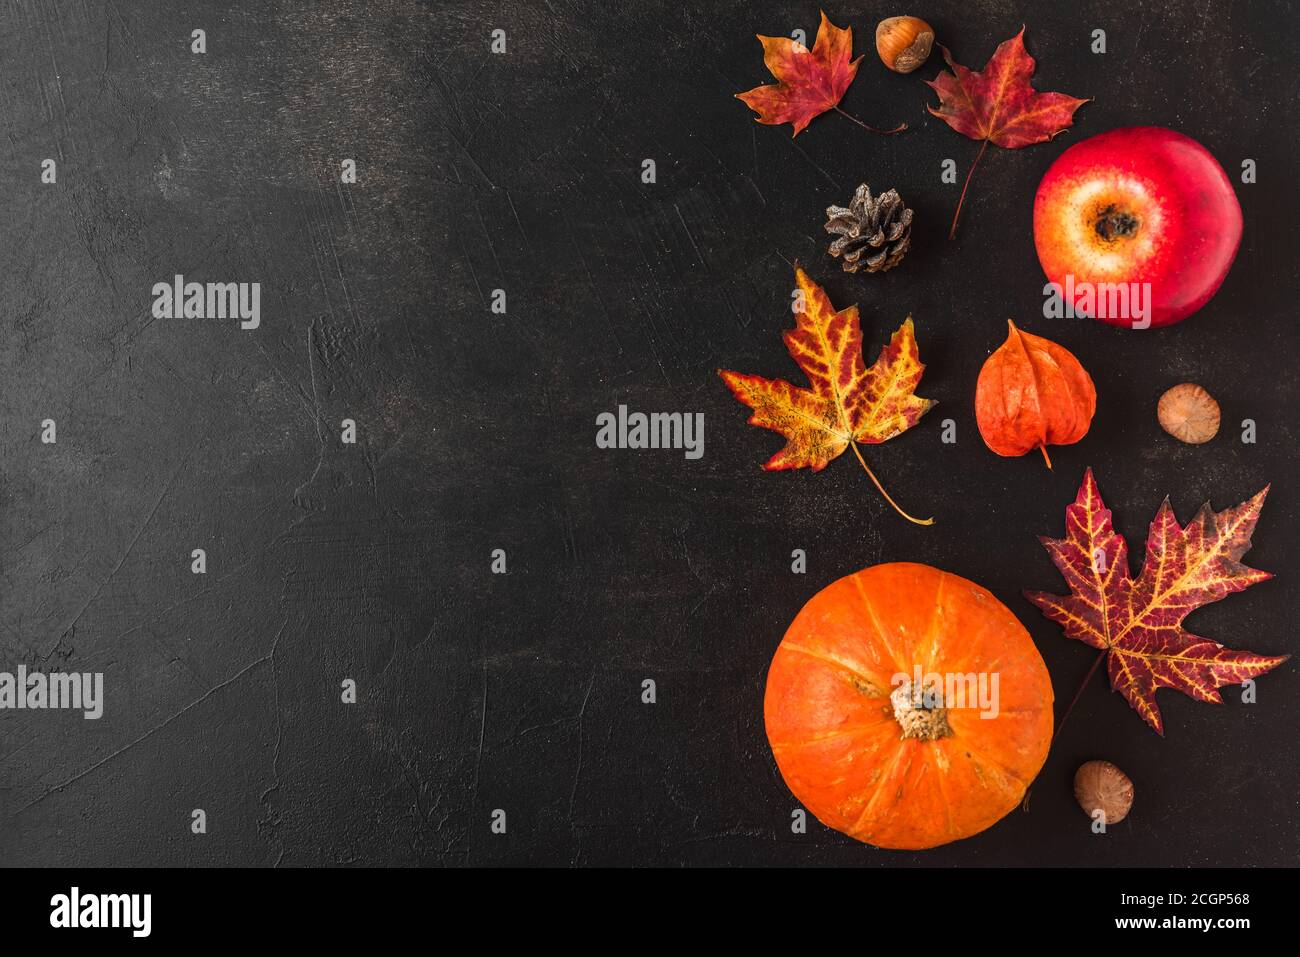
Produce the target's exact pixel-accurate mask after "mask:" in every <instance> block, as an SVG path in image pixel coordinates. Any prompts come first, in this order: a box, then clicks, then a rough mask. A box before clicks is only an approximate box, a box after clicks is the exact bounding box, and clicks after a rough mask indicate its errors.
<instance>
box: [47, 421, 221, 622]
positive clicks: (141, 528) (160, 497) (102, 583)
mask: <svg viewBox="0 0 1300 957" xmlns="http://www.w3.org/2000/svg"><path fill="white" fill-rule="evenodd" d="M197 447H198V443H197V442H196V443H195V444H194V445H191V446H190V447H189V448H188V449H186V450H185V454H184V455H183V456H181V460H180V462H179V463H177V465H176V468H175V469H173V470H172V474H171V477H170V478H169V479H168V480H167V481H166V482H165V483H164V484H163V487H162V491H161V492H159V493H158V497H157V498H156V499H154V503H153V507H152V508H150V509H149V514H148V515H146V516H145V519H144V521H143V522H141V523H140V526H139V528H137V529H136V530H135V534H134V535H133V536H131V541H130V543H129V544H128V545H127V546H126V551H124V552H123V553H122V556H121V558H119V559H118V560H117V564H116V565H114V566H113V570H112V571H110V572H109V573H108V574H107V575H106V576H105V577H104V578H102V579H101V580H100V582H99V584H98V585H97V586H95V590H94V591H93V592H92V593H91V595H90V597H89V598H87V599H86V601H85V603H84V604H82V606H81V608H80V609H78V611H77V613H76V615H74V616H73V618H72V621H70V622H69V623H68V625H67V627H65V628H64V629H63V633H62V635H61V636H60V638H59V640H60V642H61V641H62V640H63V638H66V637H67V636H68V634H69V633H70V632H71V631H72V629H74V628H75V627H76V626H77V622H79V621H80V620H81V616H82V615H84V614H85V613H86V609H87V608H89V607H90V606H91V605H92V604H94V602H95V600H96V599H97V598H99V595H100V592H102V591H103V590H104V586H105V585H107V584H108V583H109V582H110V581H112V580H113V576H115V575H116V574H117V573H118V572H119V571H121V569H122V566H123V565H124V564H125V563H126V560H127V558H129V557H130V555H131V552H132V551H133V550H134V549H135V545H136V542H138V541H140V536H141V535H143V534H144V530H145V529H146V528H148V527H149V523H150V522H152V521H153V517H154V516H155V515H156V514H158V506H160V505H161V504H162V503H163V499H165V498H166V497H167V493H168V492H170V491H171V490H172V486H173V485H175V484H176V479H177V477H178V476H179V475H180V474H181V470H182V469H184V468H185V464H186V463H187V462H188V461H189V460H190V454H191V453H192V452H193V451H194V450H195V448H197Z"/></svg>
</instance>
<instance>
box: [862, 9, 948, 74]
mask: <svg viewBox="0 0 1300 957" xmlns="http://www.w3.org/2000/svg"><path fill="white" fill-rule="evenodd" d="M933 45H934V30H933V29H932V28H931V27H930V24H928V23H926V22H925V21H924V20H922V19H921V18H920V17H889V18H888V19H887V20H881V21H880V23H879V24H877V26H876V52H877V53H879V54H880V59H881V60H882V61H883V62H884V64H885V66H887V67H889V68H890V69H891V70H893V71H894V72H895V73H911V72H912V71H913V70H915V69H916V68H917V67H918V66H920V65H921V64H922V63H924V62H925V61H926V58H927V57H928V56H929V55H930V48H931V47H932V46H933Z"/></svg>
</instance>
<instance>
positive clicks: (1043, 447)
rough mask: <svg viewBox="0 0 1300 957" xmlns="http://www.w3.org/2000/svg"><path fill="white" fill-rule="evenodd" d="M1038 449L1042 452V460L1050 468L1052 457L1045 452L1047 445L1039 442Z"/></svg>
mask: <svg viewBox="0 0 1300 957" xmlns="http://www.w3.org/2000/svg"><path fill="white" fill-rule="evenodd" d="M1038 450H1039V451H1040V452H1042V453H1043V461H1044V462H1046V463H1047V467H1048V468H1049V469H1050V468H1051V467H1052V457H1051V456H1050V455H1048V454H1047V446H1046V445H1044V444H1043V443H1041V442H1039V443H1038Z"/></svg>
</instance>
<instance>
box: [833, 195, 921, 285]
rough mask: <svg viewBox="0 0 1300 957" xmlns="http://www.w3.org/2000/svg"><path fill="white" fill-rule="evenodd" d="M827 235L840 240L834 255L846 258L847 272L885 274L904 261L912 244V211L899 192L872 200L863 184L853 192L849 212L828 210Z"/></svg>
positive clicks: (834, 209)
mask: <svg viewBox="0 0 1300 957" xmlns="http://www.w3.org/2000/svg"><path fill="white" fill-rule="evenodd" d="M826 216H827V221H826V232H828V233H836V234H838V235H839V237H840V238H839V239H836V240H835V241H834V242H832V243H831V246H830V250H829V252H830V254H831V255H832V256H843V257H844V262H843V266H844V271H845V272H858V271H859V270H862V269H865V270H866V271H867V272H884V271H885V270H886V269H893V268H894V267H895V266H897V265H898V264H899V263H900V262H901V261H902V259H903V254H904V253H906V252H907V250H908V249H909V248H910V247H911V244H912V211H911V210H910V209H908V208H907V207H906V206H904V205H903V198H902V197H901V196H899V195H898V190H894V189H891V190H889V191H888V192H885V193H881V194H880V195H879V196H877V197H875V198H872V195H871V190H870V189H869V188H868V187H867V184H866V183H863V184H862V185H861V186H859V187H858V188H857V190H856V191H855V192H854V193H853V199H852V201H851V202H850V203H849V205H848V208H847V209H846V208H845V207H843V206H829V207H827V209H826Z"/></svg>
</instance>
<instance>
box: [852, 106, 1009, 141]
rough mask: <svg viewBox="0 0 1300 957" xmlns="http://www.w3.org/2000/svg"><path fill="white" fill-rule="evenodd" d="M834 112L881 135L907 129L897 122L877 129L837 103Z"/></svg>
mask: <svg viewBox="0 0 1300 957" xmlns="http://www.w3.org/2000/svg"><path fill="white" fill-rule="evenodd" d="M835 112H836V113H838V114H840V116H844V117H847V118H848V119H850V120H852V121H853V122H854V123H857V124H858V126H860V127H862V128H863V129H864V130H868V131H869V132H872V133H879V134H880V135H881V136H893V135H894V134H895V133H901V132H903V130H905V129H907V124H906V123H899V124H898V125H897V126H895V127H894V128H893V129H892V130H878V129H876V128H875V127H874V126H868V125H867V124H866V123H863V122H862V121H861V120H860V119H858V118H857V117H856V116H854V115H853V114H852V113H846V112H845V111H844V110H841V109H840V108H839V104H836V106H835ZM985 142H986V143H987V142H988V140H985Z"/></svg>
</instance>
